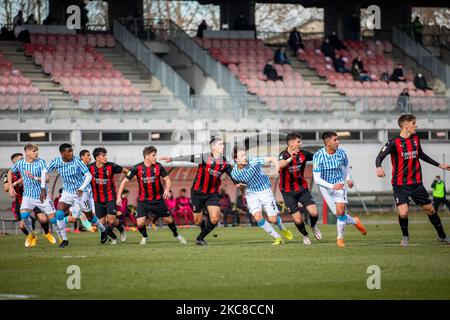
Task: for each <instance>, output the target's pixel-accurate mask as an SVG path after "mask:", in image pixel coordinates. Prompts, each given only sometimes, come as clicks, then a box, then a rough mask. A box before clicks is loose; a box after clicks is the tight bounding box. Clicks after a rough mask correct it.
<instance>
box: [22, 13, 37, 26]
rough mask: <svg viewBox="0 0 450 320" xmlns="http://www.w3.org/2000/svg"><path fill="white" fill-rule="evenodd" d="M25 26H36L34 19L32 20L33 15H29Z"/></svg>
mask: <svg viewBox="0 0 450 320" xmlns="http://www.w3.org/2000/svg"><path fill="white" fill-rule="evenodd" d="M25 24H37V21H36V19H35V18H34V14H30V15H29V16H28V19H27V21H26V22H25Z"/></svg>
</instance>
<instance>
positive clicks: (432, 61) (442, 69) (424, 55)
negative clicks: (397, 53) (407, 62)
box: [392, 26, 450, 88]
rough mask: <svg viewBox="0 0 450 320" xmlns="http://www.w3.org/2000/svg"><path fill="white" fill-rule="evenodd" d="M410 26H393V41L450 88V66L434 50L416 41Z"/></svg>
mask: <svg viewBox="0 0 450 320" xmlns="http://www.w3.org/2000/svg"><path fill="white" fill-rule="evenodd" d="M409 28H410V27H409V26H396V27H394V28H393V35H392V42H393V43H394V44H395V45H396V46H397V47H399V48H400V49H401V50H403V52H404V53H406V54H407V55H408V56H410V57H411V58H413V59H414V60H415V61H417V62H418V63H419V64H421V65H422V66H423V67H424V68H425V69H427V70H428V71H430V72H431V74H432V75H433V76H434V77H436V78H438V79H440V80H442V81H443V82H444V83H445V86H446V87H447V88H450V66H449V65H446V64H445V63H443V62H442V61H441V60H439V59H438V58H437V57H435V56H434V54H433V52H431V51H430V50H428V49H427V48H425V47H424V46H422V45H421V44H420V43H419V42H417V41H415V40H414V39H413V38H412V37H411V35H410V32H409V31H408V30H409Z"/></svg>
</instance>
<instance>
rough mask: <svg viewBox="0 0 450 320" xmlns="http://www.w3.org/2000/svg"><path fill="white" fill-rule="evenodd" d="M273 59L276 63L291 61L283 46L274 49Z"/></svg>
mask: <svg viewBox="0 0 450 320" xmlns="http://www.w3.org/2000/svg"><path fill="white" fill-rule="evenodd" d="M274 60H275V63H276V64H291V61H290V60H289V59H288V57H287V54H286V47H285V46H283V47H280V48H279V49H277V50H276V51H275V57H274Z"/></svg>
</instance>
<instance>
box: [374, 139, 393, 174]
mask: <svg viewBox="0 0 450 320" xmlns="http://www.w3.org/2000/svg"><path fill="white" fill-rule="evenodd" d="M393 145H394V143H393V142H392V140H389V141H388V142H386V144H385V145H384V146H383V148H382V149H381V150H380V152H379V153H378V156H377V158H376V159H375V166H376V167H377V168H379V167H381V163H383V160H384V158H386V157H387V155H388V154H391V153H392V150H393Z"/></svg>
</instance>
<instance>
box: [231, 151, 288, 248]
mask: <svg viewBox="0 0 450 320" xmlns="http://www.w3.org/2000/svg"><path fill="white" fill-rule="evenodd" d="M233 158H234V161H235V162H236V166H235V167H234V168H233V170H232V171H231V176H232V177H233V179H234V181H236V182H239V183H242V184H245V185H246V187H245V197H246V200H247V206H248V209H249V211H250V213H251V214H252V215H253V217H254V218H255V220H256V222H257V224H258V226H259V227H261V228H262V229H263V230H264V231H265V232H267V233H268V234H269V235H270V236H272V237H273V238H275V241H274V242H273V243H272V244H273V245H280V244H282V243H283V240H282V239H281V237H280V235H279V234H278V232H276V231H275V230H274V228H273V227H272V226H271V225H270V223H268V222H267V221H266V220H265V219H264V216H263V213H262V210H263V208H264V210H265V211H266V213H267V216H268V219H269V221H270V222H271V223H273V224H275V225H276V226H277V227H278V229H279V230H280V232H281V233H282V234H283V235H284V236H285V237H286V239H288V240H292V239H293V236H292V232H291V231H290V230H288V229H286V227H285V226H284V225H283V223H282V221H281V217H280V216H279V215H278V214H279V210H278V207H277V203H276V201H275V196H274V195H273V192H272V184H271V183H270V180H269V177H268V176H267V174H266V173H265V172H264V171H263V169H262V166H263V165H265V164H273V165H275V166H276V165H277V164H278V161H277V158H276V157H266V158H264V157H248V156H247V150H246V149H245V147H243V146H235V147H234V150H233Z"/></svg>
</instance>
